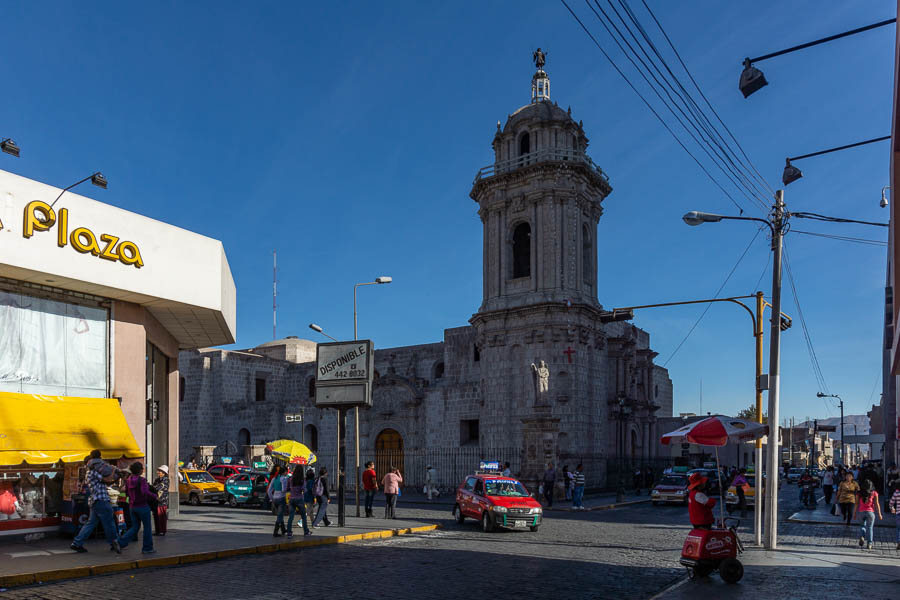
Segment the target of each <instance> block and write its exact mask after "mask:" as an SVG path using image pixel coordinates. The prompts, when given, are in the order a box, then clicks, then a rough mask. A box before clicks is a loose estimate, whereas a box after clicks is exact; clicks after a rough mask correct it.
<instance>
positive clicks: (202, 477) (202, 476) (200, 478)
mask: <svg viewBox="0 0 900 600" xmlns="http://www.w3.org/2000/svg"><path fill="white" fill-rule="evenodd" d="M186 475H187V478H188V481H190V482H191V483H215V482H216V480H215V479H213V476H212V475H210V474H209V473H207V472H206V471H197V472H196V473H186Z"/></svg>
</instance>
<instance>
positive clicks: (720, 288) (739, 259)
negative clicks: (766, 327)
mask: <svg viewBox="0 0 900 600" xmlns="http://www.w3.org/2000/svg"><path fill="white" fill-rule="evenodd" d="M760 231H762V227H760V228H759V229H757V230H756V233H755V234H753V238H752V239H751V240H750V243H749V244H747V247H746V248H744V251H743V252H741V255H740V256H739V257H738V259H737V262H736V263H734V266H733V267H731V271H729V272H728V275H727V276H726V277H725V281H723V282H722V285H720V286H719V289H718V290H716V295H715V296H713V298H718V297H719V294H721V293H722V290H723V289H724V288H725V285H726V284H727V283H728V281H729V280H730V279H731V276H732V275H734V272H735V271H736V270H737V268H738V266H739V265H740V264H741V261H742V260H744V257H745V256H747V252H748V251H749V250H750V247H751V246H752V245H753V242H755V241H756V238H758V237H759V232H760ZM712 305H713V303H712V302H710V303H709V304H707V305H706V308H704V309H703V312H702V313H700V316H699V317H697V320H696V321H694V324H693V325H691V328H690V329H689V330H688V332H687V333H686V334H685V335H684V337H683V338H682V339H681V341H680V342H679V343H678V346H676V347H675V350H673V351H672V354H670V355H669V358H667V359H666V362H664V363H663V367H665V366H667V365H668V364H669V362H671V360H672V359H673V358H675V355H676V354H678V351H679V350H681V347H682V346H683V345H684V343H685V342H686V341H687V340H688V338H689V337H691V334H692V333H694V330H695V329H696V328H697V325H699V324H700V321H702V320H703V317H705V316H706V313H707V312H708V311H709V308H710V307H711V306H712Z"/></svg>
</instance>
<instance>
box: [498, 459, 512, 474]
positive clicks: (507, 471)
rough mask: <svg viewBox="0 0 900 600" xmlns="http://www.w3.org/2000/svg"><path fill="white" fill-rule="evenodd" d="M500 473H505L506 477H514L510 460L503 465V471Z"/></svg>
mask: <svg viewBox="0 0 900 600" xmlns="http://www.w3.org/2000/svg"><path fill="white" fill-rule="evenodd" d="M500 474H501V475H503V476H504V477H512V469H510V464H509V462H506V463H505V464H504V465H503V472H502V473H500Z"/></svg>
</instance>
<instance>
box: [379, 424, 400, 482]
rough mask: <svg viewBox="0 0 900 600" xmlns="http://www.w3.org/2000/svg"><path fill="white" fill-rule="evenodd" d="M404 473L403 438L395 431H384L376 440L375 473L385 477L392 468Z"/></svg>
mask: <svg viewBox="0 0 900 600" xmlns="http://www.w3.org/2000/svg"><path fill="white" fill-rule="evenodd" d="M392 466H393V467H396V468H398V469H400V474H401V475H404V472H403V438H402V437H401V436H400V434H399V433H398V432H397V431H396V430H394V429H383V430H382V431H381V433H379V434H378V437H376V438H375V472H376V473H377V474H378V478H379V479H380V478H382V477H384V476H385V475H386V474H387V473H388V471H389V470H390V468H391V467H392Z"/></svg>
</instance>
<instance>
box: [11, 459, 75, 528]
mask: <svg viewBox="0 0 900 600" xmlns="http://www.w3.org/2000/svg"><path fill="white" fill-rule="evenodd" d="M62 499H63V470H62V469H55V468H50V467H2V468H0V531H4V530H9V529H21V528H27V527H28V526H29V524H34V522H36V521H44V520H46V519H56V518H58V517H59V516H60V512H61V511H62Z"/></svg>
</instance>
